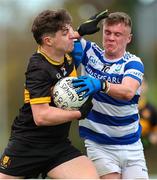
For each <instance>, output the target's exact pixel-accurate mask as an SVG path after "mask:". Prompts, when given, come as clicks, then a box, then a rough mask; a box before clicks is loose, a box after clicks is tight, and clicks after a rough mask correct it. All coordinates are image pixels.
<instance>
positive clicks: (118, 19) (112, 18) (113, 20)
mask: <svg viewBox="0 0 157 180" xmlns="http://www.w3.org/2000/svg"><path fill="white" fill-rule="evenodd" d="M118 23H124V24H125V26H129V27H130V29H131V28H132V21H131V18H130V16H129V15H128V14H126V13H124V12H114V13H110V14H109V16H108V17H107V18H106V19H105V20H104V22H103V24H107V25H113V24H118Z"/></svg>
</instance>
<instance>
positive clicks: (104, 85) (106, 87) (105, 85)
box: [102, 80, 111, 94]
mask: <svg viewBox="0 0 157 180" xmlns="http://www.w3.org/2000/svg"><path fill="white" fill-rule="evenodd" d="M110 86H111V84H110V83H109V82H108V81H106V80H105V81H103V82H102V91H103V92H104V93H106V94H107V93H108V92H109V91H110Z"/></svg>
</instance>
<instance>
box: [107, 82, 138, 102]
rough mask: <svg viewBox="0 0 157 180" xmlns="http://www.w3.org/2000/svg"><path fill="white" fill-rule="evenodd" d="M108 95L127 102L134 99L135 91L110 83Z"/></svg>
mask: <svg viewBox="0 0 157 180" xmlns="http://www.w3.org/2000/svg"><path fill="white" fill-rule="evenodd" d="M108 95H110V96H111V97H113V98H116V99H121V100H127V101H129V100H131V99H132V98H133V97H134V95H135V91H134V90H133V89H132V88H131V87H128V86H125V85H123V84H112V83H110V90H109V91H108Z"/></svg>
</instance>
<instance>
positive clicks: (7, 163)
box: [0, 139, 82, 178]
mask: <svg viewBox="0 0 157 180" xmlns="http://www.w3.org/2000/svg"><path fill="white" fill-rule="evenodd" d="M81 155H82V154H81V152H80V151H79V150H77V149H76V148H75V147H74V146H72V145H71V142H70V141H69V140H68V139H67V140H65V141H64V142H59V143H55V144H39V143H38V144H37V143H28V142H27V143H25V142H22V141H19V140H12V141H9V143H8V146H7V148H6V149H5V151H4V153H3V154H2V157H1V161H0V172H1V173H4V174H7V175H11V176H20V177H23V178H37V177H38V176H39V175H40V174H41V176H42V177H43V178H44V177H46V175H47V173H48V172H49V171H50V170H51V169H53V168H54V167H56V166H58V165H60V164H62V163H64V162H66V161H69V160H71V159H73V158H75V157H78V156H81Z"/></svg>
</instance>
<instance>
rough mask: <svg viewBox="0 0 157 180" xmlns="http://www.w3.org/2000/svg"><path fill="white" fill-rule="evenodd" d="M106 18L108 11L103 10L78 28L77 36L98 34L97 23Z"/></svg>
mask: <svg viewBox="0 0 157 180" xmlns="http://www.w3.org/2000/svg"><path fill="white" fill-rule="evenodd" d="M106 17H108V10H104V11H102V12H100V13H97V14H95V15H94V16H92V17H90V18H89V19H88V20H87V21H85V22H84V23H82V24H81V25H80V26H79V27H78V33H79V35H80V36H84V35H88V34H94V33H96V32H98V31H99V30H100V28H99V27H97V25H98V23H99V22H100V21H101V20H102V19H104V18H106Z"/></svg>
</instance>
